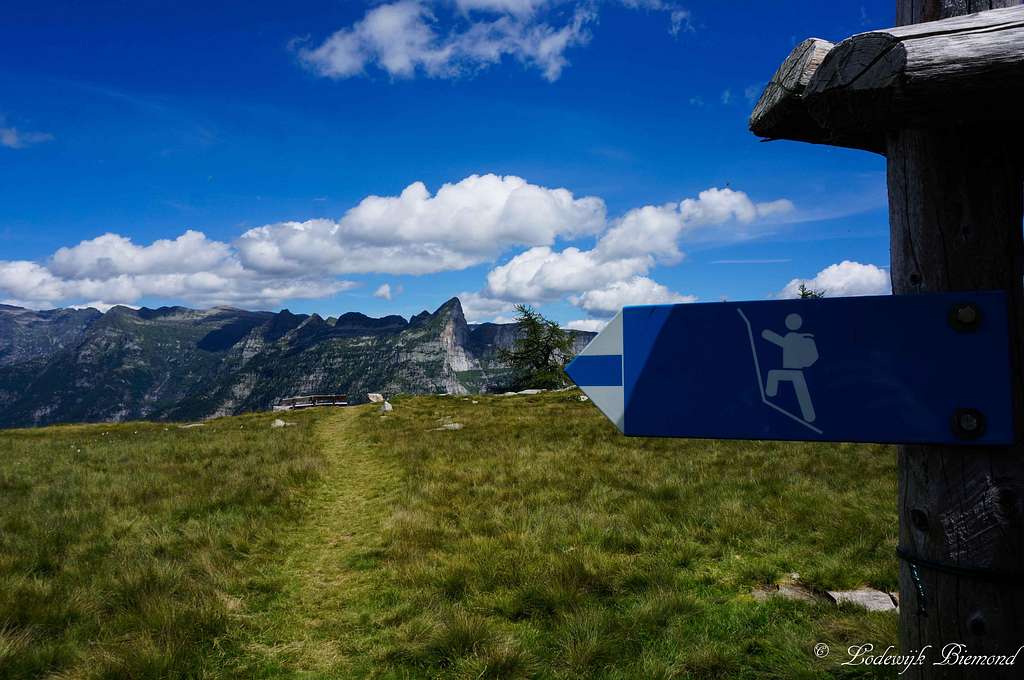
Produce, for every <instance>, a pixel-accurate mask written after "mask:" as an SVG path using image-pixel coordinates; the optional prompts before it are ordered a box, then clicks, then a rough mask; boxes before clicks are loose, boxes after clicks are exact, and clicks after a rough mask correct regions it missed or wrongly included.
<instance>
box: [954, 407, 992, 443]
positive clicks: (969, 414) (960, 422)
mask: <svg viewBox="0 0 1024 680" xmlns="http://www.w3.org/2000/svg"><path fill="white" fill-rule="evenodd" d="M952 420H953V422H952V425H953V434H954V435H956V437H957V438H958V439H965V440H971V439H977V438H978V437H980V436H981V435H983V434H985V415H984V414H983V413H982V412H981V411H979V410H977V409H973V408H958V409H957V410H956V411H954V412H953V419H952Z"/></svg>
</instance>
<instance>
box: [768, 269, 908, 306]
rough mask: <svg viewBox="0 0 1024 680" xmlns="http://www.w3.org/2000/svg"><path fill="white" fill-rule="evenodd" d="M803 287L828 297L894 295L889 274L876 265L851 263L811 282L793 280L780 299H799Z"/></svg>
mask: <svg viewBox="0 0 1024 680" xmlns="http://www.w3.org/2000/svg"><path fill="white" fill-rule="evenodd" d="M800 284H804V285H805V286H807V287H808V288H810V289H812V290H818V291H823V292H824V293H825V295H826V296H827V297H850V296H856V295H888V294H889V293H891V292H892V284H891V282H890V279H889V272H887V271H886V270H884V269H882V268H881V267H876V266H875V265H873V264H861V263H860V262H852V261H850V260H843V261H842V262H840V263H839V264H833V265H829V266H828V267H825V268H824V269H822V270H821V271H820V272H818V274H817V276H815V277H814V278H812V279H793V280H792V281H790V282H789V283H788V284H786V287H785V288H783V289H782V290H781V291H780V292H779V297H782V298H796V297H800Z"/></svg>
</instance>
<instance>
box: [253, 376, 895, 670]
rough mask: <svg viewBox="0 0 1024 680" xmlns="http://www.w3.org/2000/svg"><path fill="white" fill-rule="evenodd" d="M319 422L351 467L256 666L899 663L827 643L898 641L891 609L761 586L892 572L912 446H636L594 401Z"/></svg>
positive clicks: (299, 553) (329, 502)
mask: <svg viewBox="0 0 1024 680" xmlns="http://www.w3.org/2000/svg"><path fill="white" fill-rule="evenodd" d="M456 422H457V423H461V424H463V425H464V427H463V428H462V429H445V428H444V426H445V425H446V424H451V423H456ZM321 427H322V428H324V429H323V430H322V431H323V432H324V433H325V438H324V439H322V440H321V441H323V442H324V447H325V449H324V450H325V452H326V453H325V459H326V461H327V467H328V470H330V471H329V472H328V473H326V475H325V481H324V483H323V485H322V486H321V487H320V488H319V490H318V491H317V493H316V495H315V496H314V497H313V499H312V501H311V503H310V506H309V512H308V516H309V517H311V518H313V520H314V521H312V522H311V523H308V524H307V525H305V526H302V527H297V529H296V531H295V533H294V535H292V536H290V537H289V538H288V539H287V540H285V545H286V546H290V547H289V550H290V552H289V556H288V557H287V558H286V560H285V562H284V564H285V567H284V571H283V574H282V579H281V580H282V581H283V582H289V583H291V585H290V586H288V587H287V588H285V589H284V590H283V591H282V592H281V593H280V594H279V595H278V596H275V597H274V598H272V599H271V600H268V601H267V602H265V603H264V605H263V608H262V609H260V608H259V607H257V608H256V610H254V612H253V614H252V616H253V618H252V619H251V621H250V625H251V626H252V627H253V629H258V630H261V631H262V634H261V635H260V636H258V638H257V639H256V641H255V642H254V643H253V645H252V646H251V647H250V650H251V651H253V652H254V653H255V654H254V656H252V657H250V659H249V662H248V663H249V664H250V665H249V666H245V668H246V669H247V670H249V671H250V672H251V673H252V674H255V675H263V676H275V675H277V676H287V677H317V678H321V677H322V678H339V677H352V678H358V677H403V678H404V677H408V678H420V677H422V678H429V677H453V678H480V677H495V678H507V677H541V678H598V677H604V678H639V677H643V678H676V677H678V678H702V679H703V678H824V677H864V676H865V672H866V673H867V676H869V677H874V676H875V675H873V674H879V675H878V677H885V674H886V672H887V671H886V670H885V669H881V670H880V671H879V670H878V669H875V670H870V669H869V670H867V671H865V669H864V668H862V667H861V668H851V667H845V668H843V667H839V666H837V665H836V662H835V660H834V659H832V660H824V661H822V660H818V659H816V658H815V657H814V654H813V647H814V644H815V643H816V642H819V641H824V642H828V643H830V644H832V645H833V647H834V648H835V649H845V647H846V646H848V645H849V644H853V643H855V642H872V643H874V644H875V645H876V646H881V648H884V647H885V646H886V645H887V644H890V643H893V642H894V641H895V632H896V617H895V615H894V614H892V613H868V612H866V611H863V610H860V609H857V608H855V607H852V606H851V607H841V608H840V607H836V606H835V605H831V604H827V603H820V604H808V603H803V602H793V601H787V600H782V599H778V598H773V599H769V600H768V601H765V602H760V601H757V600H755V598H753V597H752V596H751V594H750V593H751V589H752V588H756V587H758V586H763V585H765V584H770V583H773V582H775V581H777V580H779V579H782V578H784V577H785V576H786V575H788V574H789V573H791V572H799V573H800V578H801V580H802V581H803V582H805V583H807V584H809V585H811V586H812V587H814V588H819V589H840V588H849V587H856V586H860V585H873V586H875V587H878V588H882V589H893V588H894V587H895V579H896V565H895V559H894V557H893V554H892V549H893V546H894V544H895V526H896V524H895V520H896V517H895V502H894V500H895V457H894V453H893V451H892V449H889V448H887V447H879V446H846V445H840V446H836V445H819V444H789V443H771V442H718V441H686V440H654V439H627V438H624V437H621V436H619V435H618V433H617V432H616V431H615V430H614V429H613V428H612V427H611V426H610V425H609V424H608V423H607V422H606V421H605V420H604V419H603V418H602V417H601V416H600V415H599V414H598V413H596V411H595V410H594V409H593V408H592V406H590V405H589V404H583V403H580V402H579V401H578V400H577V399H576V395H575V394H573V393H553V394H546V395H541V396H537V397H529V398H523V397H515V398H500V397H481V398H472V399H471V398H465V399H462V398H453V397H447V398H438V397H433V398H410V399H401V400H398V401H396V410H395V412H394V413H392V414H389V415H388V416H385V417H381V416H380V415H379V413H378V412H377V410H376V409H373V408H363V409H359V410H356V409H353V410H349V411H347V412H345V413H344V415H341V414H332V415H331V416H330V417H329V419H328V420H327V421H324V422H323V423H322V425H321Z"/></svg>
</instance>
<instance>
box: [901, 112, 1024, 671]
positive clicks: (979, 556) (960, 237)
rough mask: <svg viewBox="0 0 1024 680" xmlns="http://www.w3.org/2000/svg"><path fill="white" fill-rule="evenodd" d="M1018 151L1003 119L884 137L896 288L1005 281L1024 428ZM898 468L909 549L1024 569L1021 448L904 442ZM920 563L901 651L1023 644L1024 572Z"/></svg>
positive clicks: (995, 649)
mask: <svg viewBox="0 0 1024 680" xmlns="http://www.w3.org/2000/svg"><path fill="white" fill-rule="evenodd" d="M1022 152H1024V145H1022V143H1021V135H1008V134H1007V131H1006V130H1005V129H1000V128H999V127H998V126H992V127H987V128H986V127H985V126H964V125H946V126H945V127H935V128H930V129H907V130H901V131H896V132H892V133H890V134H889V136H888V141H887V155H888V158H889V162H888V186H889V216H890V232H891V239H892V241H891V258H892V263H891V265H892V266H891V272H892V279H893V292H894V293H896V294H900V295H912V294H916V293H923V292H947V291H969V290H979V289H1003V290H1007V291H1009V293H1010V296H1011V303H1010V313H1011V318H1012V323H1011V329H1012V330H1011V333H1012V337H1011V347H1013V348H1014V353H1013V355H1012V356H1011V357H1010V361H1011V366H1012V371H1013V379H1014V385H1015V389H1014V393H1015V396H1016V398H1017V403H1015V414H1016V424H1017V427H1018V437H1020V432H1019V430H1020V427H1021V424H1022V422H1024V418H1022V415H1024V411H1022V404H1021V395H1022V394H1024V379H1022V372H1021V366H1022V365H1024V356H1022V338H1024V326H1022V321H1024V294H1022V285H1021V282H1022V275H1024V270H1022V267H1021V263H1022V261H1024V239H1022V230H1021V224H1022V219H1024V192H1022V182H1024V162H1022V158H1024V155H1022ZM943 361H964V362H970V361H971V357H952V358H944V359H943ZM936 370H937V371H941V370H942V364H941V363H937V365H936ZM965 406H969V405H966V404H965ZM899 470H900V472H899V475H900V478H899V500H898V503H899V514H900V528H899V540H900V545H901V546H902V547H903V548H904V549H905V550H907V551H909V552H910V553H912V554H915V555H918V556H919V557H922V558H925V559H928V560H932V561H937V562H945V563H952V564H957V565H961V566H966V567H979V568H988V569H994V570H1001V571H1021V570H1024V446H1022V445H1017V446H1014V447H1007V448H990V447H977V448H974V447H942V446H903V447H900V450H899ZM919 573H920V576H921V578H922V582H923V587H924V593H925V601H924V602H923V603H922V602H921V601H920V599H919V598H918V596H917V589H916V586H915V584H914V582H913V579H912V578H911V575H910V567H909V565H908V564H907V563H905V562H901V564H900V574H899V579H900V603H901V607H900V641H901V646H902V648H903V649H904V650H906V651H911V650H919V649H921V648H922V647H923V646H925V645H932V649H933V651H932V656H933V658H934V657H935V654H936V652H935V651H934V650H936V649H941V648H942V647H943V646H944V645H946V644H948V643H951V642H958V643H963V644H966V645H968V649H969V653H972V654H984V653H988V654H1012V653H1013V652H1015V651H1016V650H1017V648H1018V647H1019V646H1020V645H1021V644H1024V579H1015V580H1011V581H1008V582H1007V581H995V580H990V579H986V578H980V577H977V576H957V575H953V574H949V573H945V572H941V571H935V570H931V569H928V568H927V567H921V568H920V570H919ZM922 605H923V609H924V612H925V614H921V613H920V609H921V607H922ZM1022 672H1024V669H1022V668H1021V667H1019V666H1018V667H1016V668H1005V667H1004V668H996V667H987V668H985V669H984V670H983V672H982V673H980V674H979V669H978V668H972V667H957V666H923V667H915V668H912V669H911V670H909V671H908V672H907V673H905V674H904V675H903V676H901V677H911V678H921V679H923V678H929V679H935V678H942V679H945V678H958V679H967V678H979V677H985V678H1019V677H1021V675H1022Z"/></svg>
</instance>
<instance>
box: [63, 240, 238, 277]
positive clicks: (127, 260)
mask: <svg viewBox="0 0 1024 680" xmlns="http://www.w3.org/2000/svg"><path fill="white" fill-rule="evenodd" d="M230 250H231V249H230V247H229V246H228V244H226V243H221V242H218V241H211V240H209V239H207V238H206V235H205V234H203V233H201V232H198V231H193V230H191V229H189V230H187V231H186V232H185V233H184V234H182V235H181V236H179V237H178V238H176V239H174V240H170V239H160V240H157V241H154V242H153V243H152V244H150V245H148V246H139V245H135V244H134V243H132V241H131V240H130V239H127V238H125V237H124V236H119V235H118V234H109V233H108V234H103V235H102V236H98V237H96V238H94V239H91V240H88V241H82V242H81V243H79V244H78V245H77V246H73V247H71V248H61V249H59V250H58V251H57V252H56V253H54V254H53V256H52V257H51V259H50V263H49V265H48V268H49V269H50V271H52V272H53V273H54V274H57V275H58V276H62V277H67V278H104V279H105V278H111V277H114V276H117V275H119V274H173V273H195V272H203V271H210V270H212V269H220V268H222V267H223V266H224V265H225V264H227V263H229V262H230Z"/></svg>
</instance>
